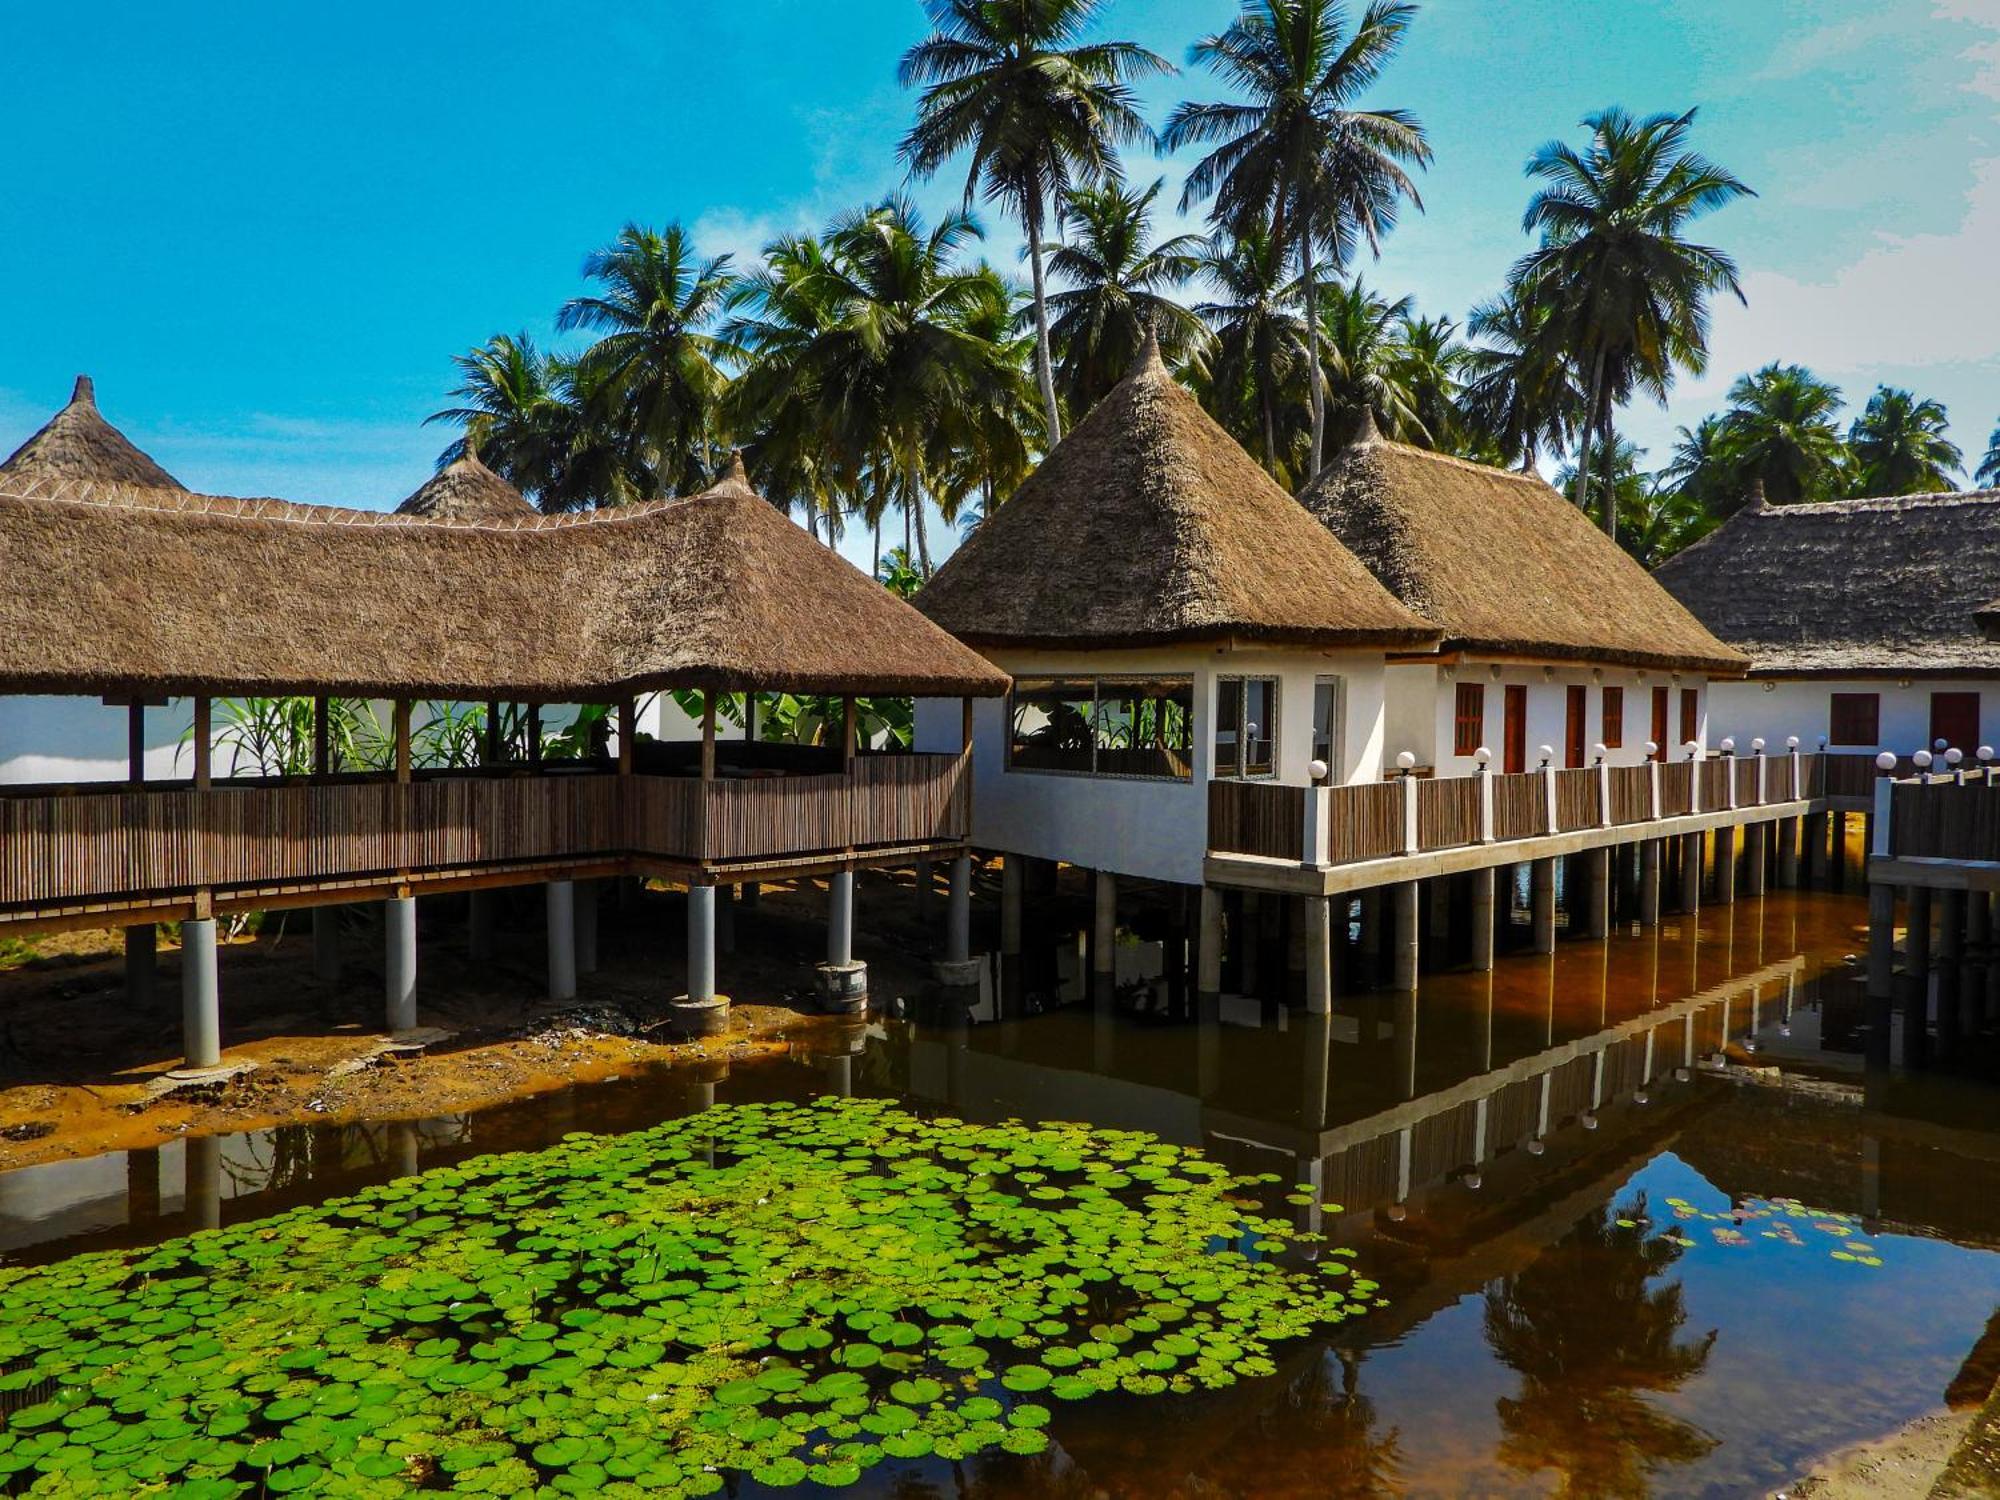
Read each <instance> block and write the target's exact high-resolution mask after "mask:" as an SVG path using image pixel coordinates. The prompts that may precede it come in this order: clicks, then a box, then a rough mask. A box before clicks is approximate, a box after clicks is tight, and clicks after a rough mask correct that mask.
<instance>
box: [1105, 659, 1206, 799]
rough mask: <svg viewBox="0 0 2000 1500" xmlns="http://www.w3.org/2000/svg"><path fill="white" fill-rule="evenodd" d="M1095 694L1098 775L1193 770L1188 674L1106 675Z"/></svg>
mask: <svg viewBox="0 0 2000 1500" xmlns="http://www.w3.org/2000/svg"><path fill="white" fill-rule="evenodd" d="M1097 692H1098V697H1097V770H1098V774H1100V775H1107V776H1172V777H1177V778H1180V779H1182V780H1185V779H1186V778H1188V777H1189V776H1192V775H1193V774H1194V765H1193V755H1192V753H1191V752H1192V750H1193V743H1194V742H1193V739H1192V734H1193V723H1194V680H1193V679H1192V678H1188V677H1170V678H1153V679H1144V680H1140V679H1116V678H1106V679H1104V680H1103V681H1101V682H1100V683H1099V684H1098V690H1097Z"/></svg>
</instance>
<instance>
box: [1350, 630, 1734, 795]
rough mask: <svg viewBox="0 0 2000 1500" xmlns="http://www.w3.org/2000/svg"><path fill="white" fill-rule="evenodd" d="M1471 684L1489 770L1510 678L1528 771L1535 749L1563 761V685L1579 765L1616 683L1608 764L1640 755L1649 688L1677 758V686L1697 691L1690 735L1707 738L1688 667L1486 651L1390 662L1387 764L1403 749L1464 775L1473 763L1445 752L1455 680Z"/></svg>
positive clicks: (1701, 698)
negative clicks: (1621, 708) (1619, 699)
mask: <svg viewBox="0 0 2000 1500" xmlns="http://www.w3.org/2000/svg"><path fill="white" fill-rule="evenodd" d="M1461 682H1477V683H1480V684H1481V685H1482V686H1484V688H1485V689H1486V693H1485V698H1486V701H1485V705H1484V708H1485V724H1486V730H1485V734H1484V735H1483V737H1482V740H1481V743H1483V744H1484V745H1485V746H1486V748H1487V749H1489V750H1490V751H1492V752H1493V768H1494V769H1495V770H1500V769H1502V768H1503V765H1504V751H1505V742H1506V733H1505V715H1506V700H1507V691H1506V690H1507V687H1508V686H1509V685H1510V684H1518V685H1520V686H1522V687H1525V688H1526V689H1527V709H1528V713H1527V733H1526V740H1527V764H1526V767H1525V769H1527V770H1533V769H1534V768H1535V767H1536V766H1537V765H1539V764H1540V763H1541V747H1542V746H1544V745H1548V746H1551V747H1552V748H1553V749H1554V750H1555V760H1556V764H1557V765H1559V766H1560V765H1562V764H1564V750H1565V745H1564V740H1565V737H1566V734H1567V730H1568V724H1569V689H1570V688H1571V687H1573V686H1580V687H1582V688H1583V689H1584V746H1585V763H1586V764H1588V763H1589V762H1590V761H1591V760H1593V759H1594V755H1593V753H1592V752H1593V751H1594V749H1595V747H1596V746H1597V745H1598V744H1599V743H1600V742H1601V741H1602V740H1603V738H1604V691H1603V690H1604V689H1605V688H1606V687H1617V688H1622V689H1624V693H1625V721H1624V735H1623V742H1622V744H1621V745H1620V746H1619V747H1618V748H1617V749H1614V750H1610V751H1608V752H1607V753H1606V755H1605V759H1606V760H1607V761H1608V762H1609V763H1610V764H1612V765H1617V766H1634V765H1639V764H1641V763H1642V762H1643V761H1644V760H1645V759H1646V742H1647V741H1648V740H1649V739H1650V738H1652V733H1653V689H1655V688H1656V687H1664V688H1666V689H1667V692H1668V698H1667V734H1668V746H1669V749H1670V751H1672V752H1673V753H1674V755H1675V758H1676V759H1678V758H1679V750H1680V745H1681V738H1680V716H1681V691H1682V689H1684V688H1693V689H1694V690H1695V692H1696V693H1697V694H1698V706H1697V710H1696V713H1697V724H1698V726H1699V727H1698V732H1697V734H1696V738H1697V739H1698V740H1699V741H1700V742H1701V744H1702V746H1703V748H1704V749H1706V748H1707V746H1708V745H1710V744H1711V743H1713V740H1714V736H1713V734H1712V733H1711V732H1710V730H1709V728H1708V695H1709V685H1708V683H1707V682H1706V680H1705V679H1703V678H1701V677H1697V676H1695V675H1693V674H1690V673H1672V672H1642V671H1638V670H1636V669H1634V668H1632V667H1618V666H1603V667H1591V666H1587V665H1586V666H1574V667H1571V666H1537V665H1533V664H1528V663H1522V662H1512V661H1497V660H1494V659H1492V658H1490V657H1462V658H1460V659H1458V660H1457V661H1455V662H1449V663H1427V662H1425V663H1398V664H1396V665H1393V666H1391V667H1390V668H1389V672H1388V684H1389V694H1390V698H1389V704H1388V713H1387V722H1388V725H1389V729H1390V733H1389V739H1388V743H1387V745H1386V746H1385V757H1386V760H1387V761H1388V763H1390V764H1392V765H1393V764H1394V762H1395V758H1396V757H1397V755H1399V754H1401V753H1402V752H1403V751H1405V750H1407V751H1409V752H1410V753H1411V754H1413V755H1414V756H1416V758H1417V764H1418V765H1420V766H1430V767H1432V768H1433V769H1434V771H1435V773H1436V774H1437V775H1439V776H1470V775H1472V774H1473V773H1474V772H1475V771H1476V770H1477V769H1478V763H1477V762H1476V761H1475V760H1474V759H1473V758H1472V757H1471V756H1469V755H1456V754H1454V753H1453V751H1452V745H1453V729H1454V718H1455V714H1456V711H1457V701H1458V685H1459V683H1461Z"/></svg>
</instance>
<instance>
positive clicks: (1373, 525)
mask: <svg viewBox="0 0 2000 1500" xmlns="http://www.w3.org/2000/svg"><path fill="white" fill-rule="evenodd" d="M1299 499H1300V500H1301V501H1302V502H1303V503H1304V504H1305V506H1306V508H1307V509H1308V510H1310V511H1311V512H1312V513H1313V514H1314V515H1315V516H1317V517H1318V518H1319V520H1320V521H1321V522H1323V523H1324V524H1325V526H1326V527H1327V528H1328V530H1330V531H1331V532H1332V533H1333V534H1334V535H1335V536H1337V537H1338V538H1340V540H1341V541H1342V542H1344V543H1346V545H1347V546H1348V547H1349V548H1350V549H1352V550H1353V552H1354V553H1355V555H1356V556H1358V557H1359V558H1360V559H1361V560H1362V562H1364V563H1366V564H1367V565H1368V568H1369V570H1370V571H1371V572H1372V573H1373V574H1374V575H1375V576H1376V577H1377V578H1379V579H1380V580H1381V581H1382V583H1383V584H1384V585H1385V586H1386V587H1387V588H1388V590H1389V592H1390V593H1392V594H1394V595H1395V596H1396V597H1397V598H1398V599H1400V600H1402V601H1403V603H1405V604H1407V605H1408V606H1409V607H1410V608H1411V609H1413V610H1415V611H1416V612H1417V613H1418V614H1419V615H1422V616H1423V617H1424V618H1425V619H1426V620H1428V621H1430V622H1431V624H1432V625H1434V626H1435V627H1437V629H1439V630H1440V631H1442V632H1443V634H1444V648H1443V649H1445V650H1446V651H1467V652H1474V653H1478V654H1480V655H1494V656H1512V657H1523V658H1529V659H1534V660H1556V661H1583V662H1593V663H1597V662H1603V663H1610V664H1616V665H1623V666H1635V667H1645V668H1653V669H1666V670H1687V671H1698V672H1709V673H1716V674H1724V675H1734V674H1737V673H1740V672H1742V671H1743V670H1744V668H1745V667H1746V666H1747V664H1748V663H1747V662H1746V660H1745V658H1744V657H1743V656H1741V655H1740V654H1739V653H1737V652H1736V651H1734V650H1732V649H1731V648H1730V647H1729V646H1727V645H1725V644H1723V642H1721V641H1719V640H1717V639H1716V638H1715V637H1714V636H1713V635H1712V634H1710V633H1709V631H1708V630H1707V629H1705V628H1704V627H1703V625H1702V623H1701V621H1699V620H1697V619H1696V618H1695V617H1694V616H1693V615H1691V614H1689V613H1688V612H1687V611H1686V610H1685V609H1683V608H1682V607H1681V605H1680V604H1679V603H1678V602H1677V601H1676V600H1675V599H1674V598H1673V597H1672V596H1671V595H1670V594H1668V593H1667V591H1666V590H1665V589H1663V588H1661V587H1660V586H1659V584H1657V583H1655V582H1654V581H1653V579H1652V578H1651V577H1649V576H1648V575H1647V573H1646V570H1645V569H1644V568H1642V567H1640V566H1639V564H1638V563H1636V562H1634V561H1633V560H1632V558H1631V557H1630V556H1629V555H1627V554H1626V553H1625V551H1624V550H1623V549H1622V548H1620V547H1619V546H1618V545H1617V544H1616V543H1614V542H1612V541H1611V540H1610V539H1609V538H1607V537H1606V536H1605V535H1604V534H1603V533H1602V532H1601V531H1599V530H1598V529H1597V527H1596V526H1594V525H1592V524H1591V522H1590V519H1589V517H1587V516H1586V515H1584V514H1583V512H1581V511H1579V510H1578V509H1577V508H1576V507H1575V506H1573V505H1571V504H1570V503H1569V502H1568V501H1567V500H1565V499H1563V497H1562V496H1561V495H1559V494H1557V493H1556V491H1555V490H1554V489H1552V488H1550V487H1549V485H1548V484H1547V483H1546V482H1545V481H1544V480H1543V479H1542V478H1541V477H1540V476H1539V475H1537V474H1529V473H1522V472H1520V471H1517V470H1511V469H1496V468H1493V467H1491V466H1489V465H1486V464H1477V463H1471V462H1468V461H1467V460H1465V459H1460V458H1452V457H1450V456H1448V455H1446V454H1442V453H1432V452H1429V451H1427V450H1425V449H1421V448H1413V447H1410V446H1408V445H1406V444H1403V443H1392V442H1388V441H1386V440H1384V439H1383V438H1382V437H1380V436H1379V435H1378V434H1377V433H1376V431H1375V428H1374V425H1373V423H1372V422H1365V423H1364V424H1363V426H1362V430H1361V432H1360V433H1359V434H1358V435H1357V436H1356V438H1355V440H1354V441H1352V442H1350V443H1349V444H1348V445H1347V446H1346V447H1344V448H1342V449H1341V450H1340V451H1339V452H1338V453H1336V454H1335V455H1334V456H1333V457H1332V459H1331V460H1330V461H1329V462H1328V464H1327V466H1326V468H1325V469H1323V470H1322V471H1321V472H1320V475H1319V477H1318V478H1317V479H1315V480H1314V481H1313V482H1312V483H1311V484H1310V485H1308V486H1307V487H1306V489H1305V491H1304V493H1303V494H1301V495H1300V496H1299Z"/></svg>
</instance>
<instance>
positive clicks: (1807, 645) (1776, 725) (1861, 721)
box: [1655, 490, 2000, 754]
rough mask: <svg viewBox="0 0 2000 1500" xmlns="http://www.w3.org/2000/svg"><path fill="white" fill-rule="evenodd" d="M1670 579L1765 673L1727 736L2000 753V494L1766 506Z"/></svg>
mask: <svg viewBox="0 0 2000 1500" xmlns="http://www.w3.org/2000/svg"><path fill="white" fill-rule="evenodd" d="M1655 576H1656V577H1657V578H1658V580H1659V581H1660V583H1661V585H1662V586H1664V587H1665V588H1666V589H1667V590H1668V591H1669V592H1671V593H1672V594H1673V595H1674V596H1675V597H1676V598H1677V599H1679V600H1680V602H1681V603H1682V604H1683V605H1684V606H1686V608H1687V609H1689V610H1690V611H1691V612H1692V613H1694V614H1695V615H1696V616H1698V617H1699V618H1700V619H1701V621H1702V623H1703V624H1705V625H1706V626H1707V627H1708V628H1709V629H1710V630H1711V631H1713V632H1714V633H1715V634H1716V635H1718V636H1720V637H1721V638H1722V639H1724V640H1726V641H1728V642H1729V643H1730V645H1732V646H1734V647H1735V648H1737V649H1738V650H1740V651H1742V652H1744V653H1745V654H1746V655H1747V656H1748V657H1749V658H1750V673H1749V676H1750V680H1749V681H1748V682H1747V683H1745V684H1741V685H1738V686H1735V687H1732V688H1731V689H1730V690H1729V691H1728V692H1727V693H1726V694H1722V693H1719V694H1718V696H1717V700H1716V701H1717V707H1716V715H1717V718H1718V720H1719V722H1720V725H1721V729H1722V732H1725V733H1728V734H1731V735H1734V736H1736V737H1737V738H1738V739H1740V740H1747V739H1748V738H1750V737H1751V736H1762V737H1764V738H1765V739H1767V740H1771V741H1773V742H1774V743H1775V742H1777V741H1778V740H1780V739H1782V738H1784V737H1788V736H1790V735H1794V734H1796V735H1798V736H1799V737H1800V738H1801V739H1802V740H1804V741H1805V742H1806V743H1807V744H1808V745H1811V744H1813V743H1814V742H1815V741H1816V740H1817V739H1818V738H1820V737H1822V736H1823V737H1825V738H1826V739H1827V741H1828V743H1829V744H1831V745H1833V746H1834V747H1835V748H1837V749H1846V750H1857V751H1859V750H1867V751H1877V750H1883V749H1888V750H1895V751H1897V752H1899V753H1902V754H1909V753H1911V752H1912V751H1914V750H1917V749H1919V748H1923V747H1925V746H1928V745H1930V744H1932V743H1933V742H1934V741H1936V740H1939V739H1943V740H1945V741H1946V742H1947V743H1948V744H1949V745H1951V746H1953V747H1956V748H1958V749H1961V750H1964V751H1965V752H1966V753H1967V754H1970V753H1971V752H1972V751H1973V750H1975V749H1976V748H1977V747H1978V746H1979V745H1980V744H1982V743H1990V742H1992V741H1994V740H1995V739H2000V642H1996V641H1995V640H1994V639H1993V638H1992V636H1991V635H1990V634H1989V631H1990V630H1991V628H1992V626H1991V624H1990V623H1989V622H1992V621H1994V620H1995V619H2000V615H1996V609H2000V599H1996V595H2000V490H1974V491H1968V492H1965V493H1946V494H1933V495H1900V496H1890V497H1885V498H1880V499H1860V500H1832V501H1826V502H1824V503H1820V504H1808V505H1768V504H1763V503H1759V502H1753V503H1751V504H1750V505H1748V506H1746V507H1744V509H1742V510H1741V511H1739V512H1737V514H1736V515H1735V516H1733V517H1732V518H1731V519H1730V520H1729V521H1728V522H1727V523H1726V524H1725V525H1723V526H1722V527H1721V528H1720V529H1718V530H1716V531H1715V532H1713V533H1711V534H1710V535H1709V536H1707V537H1705V538H1703V539H1702V540H1701V541H1699V542H1697V543H1696V544H1695V545H1694V546H1692V547H1689V548H1688V549H1687V550H1686V551H1684V552H1682V553H1681V554H1679V555H1678V556H1676V557H1673V558H1670V559H1669V560H1668V561H1667V562H1666V563H1664V564H1662V565H1661V567H1660V569H1659V570H1658V572H1657V573H1656V574H1655Z"/></svg>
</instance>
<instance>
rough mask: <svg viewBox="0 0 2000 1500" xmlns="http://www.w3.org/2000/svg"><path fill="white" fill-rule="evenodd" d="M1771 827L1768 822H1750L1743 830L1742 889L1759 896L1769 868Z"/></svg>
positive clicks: (1762, 892) (1761, 893) (1762, 891)
mask: <svg viewBox="0 0 2000 1500" xmlns="http://www.w3.org/2000/svg"><path fill="white" fill-rule="evenodd" d="M1771 828H1772V825H1771V824H1769V823H1752V824H1751V825H1750V826H1749V827H1748V828H1746V829H1744V830H1743V843H1744V855H1743V879H1744V889H1745V891H1746V892H1747V893H1748V894H1749V895H1752V896H1761V895H1763V894H1764V884H1765V876H1766V872H1767V871H1768V870H1769V868H1770V858H1771V855H1770V849H1769V845H1768V840H1769V838H1770V835H1771Z"/></svg>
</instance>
